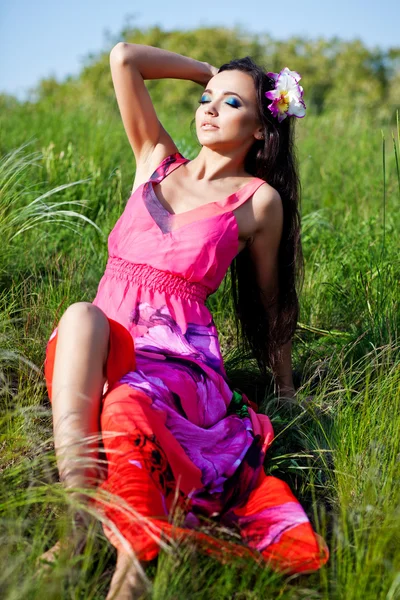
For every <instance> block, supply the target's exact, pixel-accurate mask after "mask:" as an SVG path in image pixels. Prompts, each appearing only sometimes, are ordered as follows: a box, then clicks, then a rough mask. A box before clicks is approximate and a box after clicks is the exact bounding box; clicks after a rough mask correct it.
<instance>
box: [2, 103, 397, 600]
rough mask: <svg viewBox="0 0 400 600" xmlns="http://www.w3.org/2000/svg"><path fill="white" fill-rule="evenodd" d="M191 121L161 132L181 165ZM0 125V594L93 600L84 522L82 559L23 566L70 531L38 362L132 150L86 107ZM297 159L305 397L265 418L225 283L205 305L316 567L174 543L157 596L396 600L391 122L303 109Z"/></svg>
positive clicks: (100, 561)
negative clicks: (225, 560) (306, 571)
mask: <svg viewBox="0 0 400 600" xmlns="http://www.w3.org/2000/svg"><path fill="white" fill-rule="evenodd" d="M190 118H191V117H189V118H188V119H187V123H183V122H182V123H179V124H178V123H168V121H167V120H165V119H163V123H164V124H165V125H166V127H167V129H168V130H169V131H170V132H171V134H172V135H173V137H174V139H175V140H176V141H177V143H178V146H179V148H180V151H181V152H182V153H183V154H184V155H185V156H188V157H189V158H192V157H193V156H195V155H196V154H197V152H198V149H199V148H198V146H197V145H196V142H195V140H194V138H193V134H191V133H190V129H189V122H190ZM0 127H1V129H2V131H3V138H2V140H1V142H0V144H1V148H0V149H1V158H0V236H1V240H2V244H1V246H0V339H1V344H0V423H1V428H0V436H1V437H0V449H1V458H0V468H1V470H2V474H1V479H0V536H1V544H0V558H1V564H2V565H3V568H2V569H1V572H0V589H1V590H2V595H1V597H2V598H7V600H11V599H14V598H15V599H17V598H18V599H22V598H46V600H47V599H50V598H57V599H59V598H66V599H67V598H82V599H83V598H85V599H101V598H104V597H105V595H106V592H107V588H108V585H109V582H110V579H111V575H112V571H113V566H114V564H115V551H114V549H113V548H112V547H111V546H110V545H109V544H108V542H107V541H106V538H105V536H104V533H103V531H102V529H101V526H100V524H99V523H97V525H96V526H95V527H94V529H93V531H92V534H91V536H90V543H89V544H88V546H87V548H86V550H85V552H84V554H83V555H82V556H81V557H77V558H76V559H74V560H72V561H71V560H66V559H64V560H60V561H59V562H58V563H57V565H56V566H55V568H54V569H53V571H52V575H51V577H49V578H47V579H46V578H43V577H42V578H41V577H39V576H38V575H37V574H36V572H37V570H36V567H35V561H36V559H37V557H38V556H39V555H40V554H41V553H42V552H43V551H44V550H46V549H47V548H49V547H50V546H51V545H52V544H53V543H54V542H55V541H56V540H57V539H58V538H59V536H63V535H68V531H69V530H68V520H67V518H66V516H67V513H68V511H67V507H68V504H69V500H70V499H69V496H68V495H67V494H66V492H65V491H64V490H63V489H62V487H61V486H60V484H59V483H58V480H57V470H56V467H55V462H54V455H53V454H54V452H53V445H52V422H51V410H50V405H49V402H48V398H47V395H46V389H45V385H44V378H43V361H44V351H45V346H46V343H47V340H48V338H49V336H50V333H51V331H52V330H53V327H54V326H55V324H56V323H57V321H58V320H59V318H60V317H61V315H62V313H63V312H64V310H65V309H66V308H67V306H69V305H70V304H72V303H73V302H77V301H82V300H86V301H91V300H92V299H93V297H94V295H95V293H96V289H97V284H98V282H99V280H100V277H101V275H102V274H103V271H104V267H105V263H106V260H107V235H108V233H109V232H110V230H111V228H112V227H113V225H114V223H115V222H116V220H117V218H118V217H119V215H120V214H121V212H122V210H123V207H124V205H125V202H126V200H127V199H128V197H129V195H130V189H131V187H132V182H133V177H134V161H133V156H132V153H131V150H130V148H129V145H128V143H127V140H126V138H125V136H124V133H123V130H122V126H121V123H120V121H119V120H118V119H117V117H116V116H115V115H114V116H112V117H110V116H109V115H106V114H102V113H101V112H99V111H93V113H90V114H89V113H86V112H83V111H82V109H77V110H76V113H75V114H71V113H66V114H64V113H63V112H62V111H60V112H57V111H56V110H55V111H54V112H52V113H49V111H43V110H41V109H40V106H38V107H35V108H34V109H32V110H30V109H29V110H28V107H25V109H20V108H17V109H15V111H14V112H13V113H12V114H9V115H8V117H7V118H5V116H4V115H2V116H0ZM298 151H299V159H300V169H301V180H302V190H303V200H302V216H303V246H304V254H305V259H306V279H305V285H304V289H303V292H302V295H301V299H300V300H301V314H300V323H299V327H298V331H297V333H296V335H295V338H294V344H293V362H294V378H295V383H296V386H297V387H298V388H299V397H300V399H306V398H308V397H310V396H312V402H311V403H304V404H303V406H299V407H298V409H296V410H295V411H293V412H292V413H289V412H287V411H286V410H285V409H284V408H282V407H279V406H278V404H277V402H276V398H275V397H274V395H273V393H272V389H271V380H268V381H262V380H261V378H260V377H259V376H258V374H257V371H256V369H255V366H254V363H253V361H249V360H246V358H245V357H242V356H240V355H238V352H237V351H235V348H234V337H233V332H234V328H233V321H232V317H231V306H232V305H231V302H230V300H229V298H227V297H226V296H225V297H223V294H222V288H221V289H220V290H219V291H218V292H217V293H216V294H215V295H213V296H212V297H211V298H210V299H209V301H208V303H209V306H210V308H211V310H212V312H213V314H214V318H215V321H216V324H217V327H218V329H219V331H220V339H221V347H222V349H223V352H224V356H225V359H226V366H227V369H228V372H229V374H230V375H231V377H232V379H233V380H234V381H237V382H238V385H240V386H241V387H242V389H243V390H244V391H245V392H246V393H247V394H248V395H249V397H250V398H252V399H253V400H255V401H256V402H258V403H259V404H260V407H261V410H262V411H263V412H265V413H267V414H268V415H269V416H270V418H271V420H272V423H273V426H274V429H275V433H276V438H275V440H274V443H273V445H272V447H271V449H270V451H269V452H268V455H267V460H266V463H265V468H266V471H267V472H268V473H270V474H273V475H275V476H277V477H280V478H282V479H284V480H285V481H287V482H288V483H289V485H290V486H291V488H292V490H293V492H294V493H295V494H296V496H297V497H298V498H299V500H300V501H301V502H302V505H303V506H304V508H305V510H306V512H307V514H308V516H309V518H310V519H311V521H312V523H313V525H314V527H315V528H316V530H317V531H318V532H319V533H321V535H323V536H324V537H325V539H326V541H327V543H328V546H329V548H330V552H331V557H330V560H329V562H328V564H327V565H326V567H324V568H323V569H321V570H320V571H318V572H316V573H313V574H310V575H302V576H292V577H290V576H286V577H285V576H281V575H278V574H276V573H273V572H271V571H270V570H268V569H262V568H261V567H260V566H259V565H256V564H249V563H246V562H244V561H239V560H237V561H232V562H231V564H229V565H220V564H219V563H217V562H216V561H215V560H213V559H211V558H209V557H206V556H203V555H201V554H199V553H198V552H195V550H194V549H193V548H192V547H191V546H190V545H189V544H182V545H180V546H178V547H173V548H172V550H171V551H168V550H167V549H165V550H163V551H161V554H160V558H159V560H158V563H157V564H152V565H150V566H149V567H148V569H147V575H148V576H149V578H150V580H151V581H152V584H153V591H152V594H151V597H152V598H154V599H159V598H160V599H161V598H162V599H163V600H167V599H171V600H172V599H173V598H176V599H177V598H179V599H186V598H191V599H192V598H196V599H200V598H201V599H203V598H218V600H223V599H230V598H235V599H236V600H239V599H240V600H241V599H243V600H244V599H256V598H257V599H258V598H282V599H314V598H315V599H332V600H333V599H337V600H339V599H340V600H342V599H344V600H353V599H358V598H362V599H363V600H376V599H377V598H379V599H380V598H382V599H384V600H394V599H395V598H400V534H399V532H400V495H399V491H398V490H399V483H400V461H399V457H400V443H399V442H400V433H399V432H400V368H399V343H398V340H399V315H400V310H399V274H400V266H399V252H398V250H399V243H398V239H399V238H398V232H399V225H400V218H399V214H400V211H399V205H400V174H399V163H398V159H399V155H400V152H399V128H398V124H397V126H396V124H393V123H391V124H390V123H385V122H381V123H377V122H374V121H372V120H371V119H369V118H367V117H365V116H364V115H362V114H360V113H359V114H357V113H355V114H354V115H343V114H339V113H334V114H332V115H322V116H319V117H313V116H310V117H307V119H305V120H304V122H301V123H300V122H299V126H298Z"/></svg>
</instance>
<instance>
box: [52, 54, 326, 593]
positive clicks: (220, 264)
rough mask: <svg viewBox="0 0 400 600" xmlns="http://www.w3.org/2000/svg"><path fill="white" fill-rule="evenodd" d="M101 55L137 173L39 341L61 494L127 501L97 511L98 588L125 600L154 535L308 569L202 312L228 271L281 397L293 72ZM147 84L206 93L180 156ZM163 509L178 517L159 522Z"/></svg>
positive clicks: (287, 506) (289, 331)
mask: <svg viewBox="0 0 400 600" xmlns="http://www.w3.org/2000/svg"><path fill="white" fill-rule="evenodd" d="M110 65H111V72H112V78H113V84H114V88H115V92H116V97H117V101H118V105H119V109H120V112H121V116H122V120H123V124H124V127H125V131H126V133H127V136H128V139H129V142H130V145H131V147H132V150H133V153H134V155H135V160H136V175H135V181H134V185H133V189H132V195H131V197H130V198H129V200H128V202H127V205H126V207H125V210H124V212H123V214H122V215H121V217H120V218H119V219H118V221H117V223H116V225H115V227H114V229H113V230H112V232H111V233H110V236H109V238H108V250H109V259H108V262H107V267H106V270H105V273H104V275H103V277H102V279H101V281H100V283H99V287H98V290H97V294H96V297H95V299H94V300H93V302H92V303H84V302H78V303H76V304H73V305H72V306H70V307H69V308H68V309H67V310H66V312H65V313H64V314H63V316H62V318H61V320H60V322H59V325H58V327H57V328H56V330H55V331H54V332H53V333H52V335H51V337H50V340H49V343H48V346H47V352H46V361H45V375H46V381H47V386H48V391H49V396H50V398H51V400H52V406H53V422H54V436H55V448H56V455H57V461H58V468H59V471H60V477H61V479H62V481H63V482H64V485H66V486H67V487H75V488H77V487H85V486H86V487H87V486H90V485H93V486H95V485H96V484H97V483H99V479H100V480H101V479H103V481H102V482H101V483H100V486H99V487H100V488H101V489H102V490H104V491H107V492H111V493H113V494H116V495H117V496H119V497H120V498H122V499H123V500H124V501H125V506H128V507H131V509H132V511H129V510H126V509H123V510H122V509H121V507H119V506H118V504H117V503H114V504H113V503H111V504H108V505H105V504H103V505H102V508H103V510H104V513H105V515H106V517H107V518H108V519H109V523H112V524H113V525H112V526H110V527H109V526H104V530H105V533H106V535H107V536H108V538H109V539H110V541H111V542H112V543H113V544H114V545H115V547H116V548H117V550H118V560H117V568H116V572H115V574H114V577H113V580H112V584H111V590H110V596H109V597H111V595H112V593H113V592H114V591H115V590H116V588H117V587H118V586H120V588H121V589H120V592H119V594H120V595H119V596H118V598H123V597H130V594H132V593H133V591H134V590H136V593H137V594H139V587H138V586H139V583H138V579H137V576H136V575H137V565H138V562H137V561H136V563H134V561H133V560H132V557H133V556H135V557H136V559H137V560H138V561H140V562H141V563H143V564H144V563H146V561H149V560H152V559H153V558H155V557H156V556H157V554H158V552H159V543H160V540H161V539H163V536H164V535H165V534H166V535H167V536H168V535H169V536H174V535H177V534H179V535H183V536H186V537H193V538H194V539H196V540H197V541H198V542H200V543H201V544H202V546H203V548H204V549H205V550H206V551H208V552H212V553H213V554H215V555H216V556H221V555H222V552H223V551H228V550H231V551H232V552H234V553H238V554H240V553H242V554H243V553H245V549H246V548H247V549H248V552H249V556H250V555H253V556H256V555H257V556H258V557H260V556H261V557H262V560H264V561H265V562H266V563H268V564H269V565H271V566H272V567H273V568H275V569H277V570H279V571H282V572H305V571H307V572H310V571H313V570H316V569H318V568H320V567H321V566H322V565H323V564H325V563H326V561H327V560H328V556H329V551H328V548H327V546H326V544H325V542H324V541H323V540H322V538H321V537H320V536H318V534H316V533H315V532H314V531H313V529H312V527H311V524H310V522H309V520H308V518H307V516H306V514H305V512H304V510H303V509H302V507H301V505H300V503H299V502H298V501H297V500H296V498H295V497H294V496H293V494H292V493H291V491H290V489H289V487H288V486H287V485H286V484H285V483H284V482H282V481H280V480H279V479H277V478H275V477H271V476H266V475H265V473H264V469H263V461H264V456H265V452H266V450H267V448H268V446H269V445H270V444H271V442H272V440H273V430H272V426H271V423H270V420H269V419H268V417H267V416H265V415H262V414H258V413H257V405H256V404H254V403H253V402H251V401H250V400H249V399H248V398H247V397H246V396H245V395H244V394H243V393H241V392H240V390H238V389H232V388H230V386H229V381H228V378H227V375H226V372H225V369H224V365H223V360H222V357H221V352H220V346H219V340H218V332H217V330H216V327H215V324H214V321H213V318H212V316H211V314H210V312H209V310H208V308H207V307H206V304H205V300H206V299H207V297H208V296H209V295H210V294H211V293H213V292H215V291H216V289H217V288H218V287H219V285H220V283H221V282H222V280H223V278H224V276H225V274H226V272H227V270H228V268H230V269H231V275H232V293H233V299H234V303H235V307H236V312H237V315H236V318H237V319H238V322H239V324H240V325H241V326H242V335H243V338H244V340H245V341H246V342H247V345H248V347H249V348H250V349H251V350H252V352H253V355H254V356H255V358H256V359H257V361H258V364H259V366H260V368H261V369H262V370H265V369H266V368H267V367H271V368H272V370H273V374H274V378H275V384H276V391H277V394H278V395H279V396H281V397H282V396H284V397H291V398H294V396H295V391H294V386H293V381H292V372H291V338H292V336H293V333H294V330H295V327H296V323H297V317H298V301H297V294H296V287H295V279H296V277H298V278H300V275H301V270H302V254H301V242H300V234H299V230H300V223H299V211H298V175H297V171H296V162H295V156H294V152H293V126H294V123H293V120H294V117H295V116H298V117H301V116H304V114H305V105H304V102H303V100H302V95H303V91H302V88H301V86H299V85H298V80H299V79H300V76H299V75H298V74H297V73H295V72H294V71H289V70H288V69H285V70H284V71H282V72H281V74H280V75H278V74H274V73H265V72H264V71H263V69H262V68H260V67H259V66H257V65H256V64H255V63H254V62H253V61H252V60H251V59H250V58H249V57H246V58H244V59H240V60H239V59H238V60H233V61H231V62H230V63H228V64H225V65H223V66H222V67H221V68H220V69H216V68H215V67H212V66H210V65H209V64H208V63H204V62H200V61H197V60H194V59H191V58H188V57H185V56H182V55H179V54H175V53H173V52H169V51H167V50H162V49H159V48H154V47H151V46H142V45H138V44H127V43H119V44H117V45H116V46H115V47H114V48H113V49H112V51H111V54H110ZM161 77H165V78H176V79H188V80H192V81H195V82H197V83H199V84H201V85H207V88H206V89H205V90H204V92H203V94H202V96H201V98H200V104H199V108H198V109H197V111H196V118H195V121H196V132H197V136H198V139H199V142H200V144H201V146H202V147H201V150H200V152H199V154H198V156H197V157H196V158H194V159H193V160H191V161H189V160H188V159H187V158H185V157H184V156H182V154H180V152H179V150H178V148H177V146H176V145H175V143H174V141H173V140H172V139H171V137H170V136H169V134H168V133H167V132H166V131H165V129H164V128H163V126H162V125H161V123H160V121H159V120H158V118H157V115H156V112H155V109H154V107H153V104H152V102H151V99H150V96H149V94H148V92H147V89H146V86H145V85H144V80H145V79H155V78H161ZM56 344H57V356H55V348H56ZM99 419H100V421H99ZM99 430H100V431H101V433H102V437H103V443H104V449H105V452H106V456H107V472H106V473H99V467H98V462H97V460H96V459H97V451H98V448H97V445H96V443H95V442H91V441H90V439H89V440H88V441H87V442H86V444H84V443H83V441H82V440H84V439H87V438H89V437H90V436H92V439H93V437H95V434H96V433H97V432H98V431H99ZM67 450H68V452H67ZM82 457H85V458H86V459H87V460H86V462H85V461H83V462H84V465H85V466H84V468H83V467H81V466H80V465H81V464H82ZM89 459H90V460H89ZM177 507H178V508H177ZM175 509H176V510H178V509H179V510H180V511H181V513H180V514H181V517H182V518H181V522H180V526H179V527H174V528H173V527H172V524H171V523H170V522H169V520H171V519H169V517H170V516H171V514H172V513H173V511H174V510H175ZM135 514H139V515H141V516H143V517H148V518H149V519H150V521H151V523H152V524H153V529H151V528H150V529H151V531H150V529H149V527H148V526H145V525H143V526H141V524H140V523H141V522H140V521H139V522H138V521H137V520H136V519H135V518H134V515H135ZM174 514H175V513H174ZM212 519H216V521H217V522H218V523H221V524H222V525H224V526H226V527H229V528H236V529H237V530H238V531H239V532H240V536H241V538H242V541H243V542H244V544H242V545H238V544H237V545H236V544H231V545H230V544H228V543H226V544H225V543H224V542H222V540H221V541H220V543H219V542H215V540H214V541H213V540H212V538H211V537H209V536H207V535H205V534H204V533H201V532H200V531H199V530H198V529H199V526H200V525H201V524H202V523H204V522H208V523H209V522H211V521H212ZM120 534H122V535H123V537H124V539H125V543H124V542H123V541H121V535H120ZM126 542H127V543H126ZM50 552H51V551H50ZM135 565H136V566H135ZM126 570H128V573H129V576H128V577H125V578H123V575H124V574H125V573H126Z"/></svg>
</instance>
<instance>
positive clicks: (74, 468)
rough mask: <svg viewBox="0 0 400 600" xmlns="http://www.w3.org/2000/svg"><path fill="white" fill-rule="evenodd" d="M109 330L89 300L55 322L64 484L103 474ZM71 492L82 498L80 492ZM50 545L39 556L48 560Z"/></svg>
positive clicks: (57, 427) (58, 449) (56, 427)
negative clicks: (101, 459)
mask: <svg viewBox="0 0 400 600" xmlns="http://www.w3.org/2000/svg"><path fill="white" fill-rule="evenodd" d="M109 335H110V327H109V323H108V319H107V317H106V316H105V314H104V313H103V311H102V310H101V309H100V308H98V307H97V306H94V305H93V304H90V303H88V302H77V303H75V304H72V305H71V306H69V307H68V308H67V310H66V311H65V313H64V314H63V315H62V317H61V319H60V321H59V324H58V332H57V336H58V337H57V348H56V356H55V361H54V371H53V381H52V409H53V410H52V414H53V431H54V446H55V453H56V459H57V466H58V470H59V473H60V480H61V481H62V482H63V484H64V486H65V487H66V488H67V489H68V488H73V487H77V488H90V487H95V486H96V485H97V483H98V482H99V481H100V480H101V479H103V478H104V474H105V470H104V467H101V465H99V463H98V458H99V438H100V433H99V431H100V401H101V397H102V393H103V388H104V384H105V381H106V377H105V365H106V361H107V356H108V350H109ZM91 436H92V437H93V439H92V440H90V439H88V438H90V437H91ZM76 497H77V499H79V500H81V501H84V500H85V496H84V494H82V495H80V494H76ZM76 520H77V525H78V526H79V525H81V526H82V525H83V526H84V525H85V514H84V513H82V512H78V514H77V515H76ZM56 546H57V547H58V546H59V543H58V544H56ZM54 548H55V547H53V548H52V549H51V550H49V551H48V552H46V553H45V555H42V558H45V559H46V560H51V556H52V551H53V550H54Z"/></svg>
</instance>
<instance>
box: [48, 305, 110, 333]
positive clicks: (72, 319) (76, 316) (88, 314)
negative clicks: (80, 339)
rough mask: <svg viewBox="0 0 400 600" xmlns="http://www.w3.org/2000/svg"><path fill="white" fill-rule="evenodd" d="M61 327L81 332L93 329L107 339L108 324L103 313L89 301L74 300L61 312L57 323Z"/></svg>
mask: <svg viewBox="0 0 400 600" xmlns="http://www.w3.org/2000/svg"><path fill="white" fill-rule="evenodd" d="M58 327H59V328H61V329H68V331H69V332H70V331H71V330H75V331H79V332H81V333H85V332H89V331H93V330H95V331H96V332H97V333H99V334H102V335H103V336H104V337H105V338H106V339H107V341H108V337H109V333H110V325H109V322H108V319H107V316H106V315H105V313H104V312H103V311H102V310H101V308H99V307H98V306H95V305H94V304H92V303H91V302H75V303H74V304H71V305H70V306H69V307H68V308H67V310H66V311H65V312H64V313H63V315H62V317H61V319H60V322H59V325H58Z"/></svg>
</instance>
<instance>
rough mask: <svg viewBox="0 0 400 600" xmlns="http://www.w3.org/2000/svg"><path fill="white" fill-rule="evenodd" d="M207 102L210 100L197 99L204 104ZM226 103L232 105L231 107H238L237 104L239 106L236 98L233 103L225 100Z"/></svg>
mask: <svg viewBox="0 0 400 600" xmlns="http://www.w3.org/2000/svg"><path fill="white" fill-rule="evenodd" d="M207 102H210V100H203V99H200V100H199V101H198V103H199V104H206V103H207ZM226 104H229V106H232V107H233V108H239V106H240V104H236V100H235V104H231V103H230V102H226Z"/></svg>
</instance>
